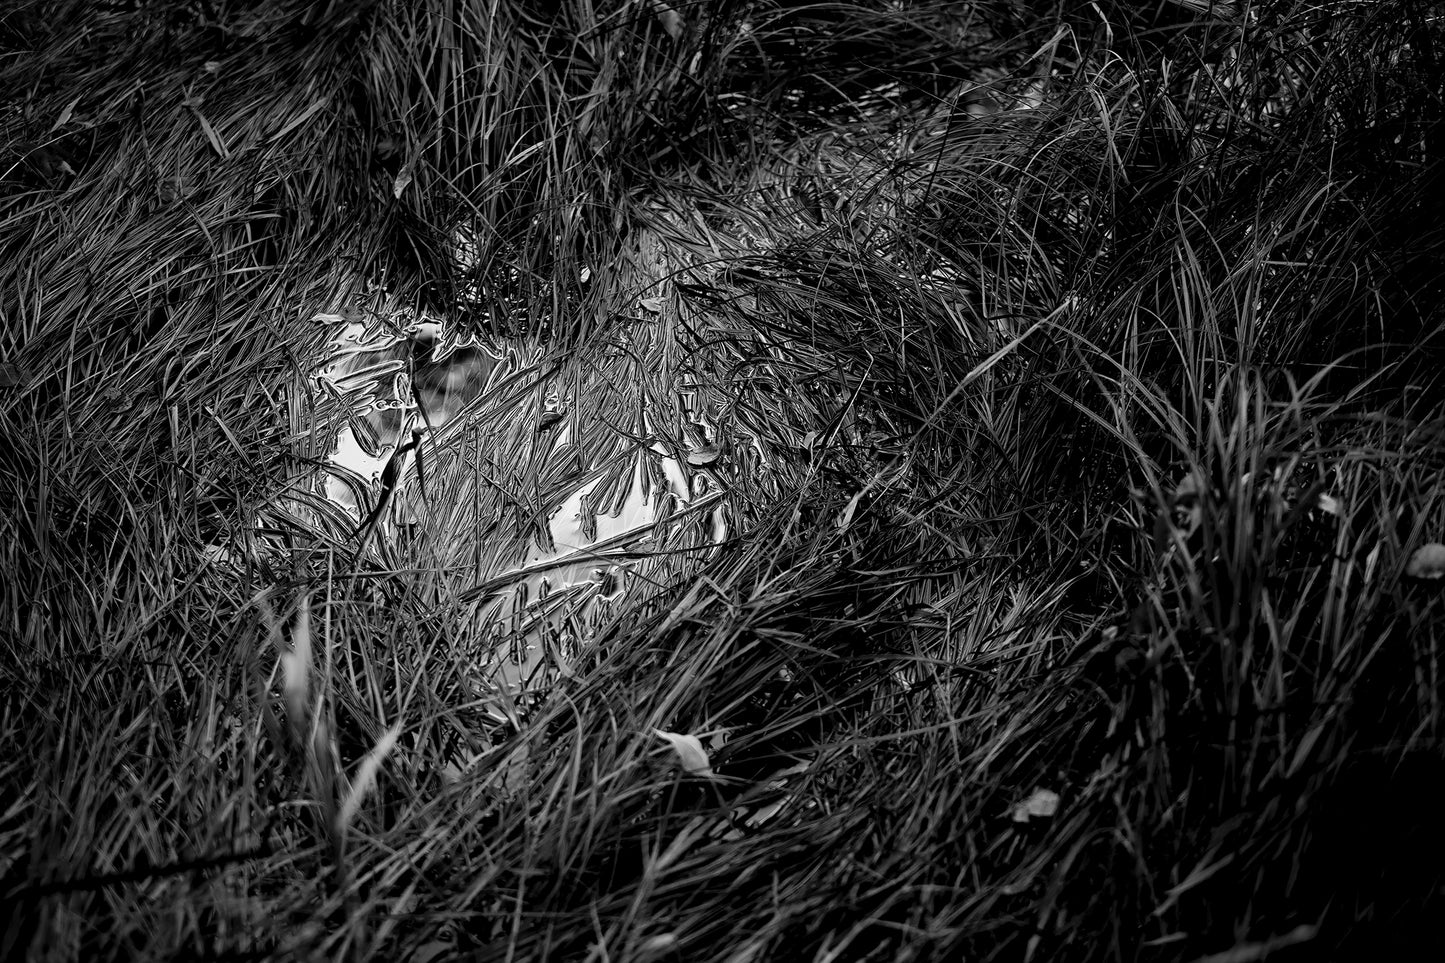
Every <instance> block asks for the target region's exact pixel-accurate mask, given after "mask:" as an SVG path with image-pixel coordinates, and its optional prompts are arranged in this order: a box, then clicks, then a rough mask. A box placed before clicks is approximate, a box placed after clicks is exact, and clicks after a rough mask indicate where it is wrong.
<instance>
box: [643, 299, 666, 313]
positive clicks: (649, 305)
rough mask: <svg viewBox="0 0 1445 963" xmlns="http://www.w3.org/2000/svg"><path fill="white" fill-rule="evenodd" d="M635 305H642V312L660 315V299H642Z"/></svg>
mask: <svg viewBox="0 0 1445 963" xmlns="http://www.w3.org/2000/svg"><path fill="white" fill-rule="evenodd" d="M637 303H638V304H640V305H642V310H644V311H646V312H647V313H648V314H661V313H662V298H643V299H642V300H641V301H639V302H637Z"/></svg>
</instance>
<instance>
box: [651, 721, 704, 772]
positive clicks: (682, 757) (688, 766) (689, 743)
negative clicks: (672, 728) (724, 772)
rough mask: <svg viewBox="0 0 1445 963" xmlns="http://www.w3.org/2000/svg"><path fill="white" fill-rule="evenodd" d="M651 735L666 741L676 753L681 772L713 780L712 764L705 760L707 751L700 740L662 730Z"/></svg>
mask: <svg viewBox="0 0 1445 963" xmlns="http://www.w3.org/2000/svg"><path fill="white" fill-rule="evenodd" d="M652 732H653V734H654V735H656V736H657V737H658V738H659V739H666V740H667V742H668V743H670V744H671V745H672V749H673V751H674V752H676V753H677V760H678V764H679V765H681V766H682V768H683V770H684V771H686V772H688V773H691V774H692V775H694V776H706V777H707V778H709V779H712V778H714V776H715V773H714V772H713V771H712V763H711V762H710V761H709V760H708V758H707V750H706V749H704V748H703V747H702V740H700V739H699V738H698V737H697V736H690V735H686V734H684V733H679V732H664V731H663V730H662V729H653V730H652Z"/></svg>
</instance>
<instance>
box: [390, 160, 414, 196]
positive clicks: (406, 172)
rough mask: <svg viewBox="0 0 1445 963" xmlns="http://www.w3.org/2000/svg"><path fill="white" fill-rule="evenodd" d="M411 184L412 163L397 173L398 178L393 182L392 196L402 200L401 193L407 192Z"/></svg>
mask: <svg viewBox="0 0 1445 963" xmlns="http://www.w3.org/2000/svg"><path fill="white" fill-rule="evenodd" d="M410 184H411V165H410V164H407V165H406V166H405V167H403V168H402V169H401V170H400V171H399V172H398V173H397V175H396V180H394V181H392V183H391V196H392V197H394V198H396V199H397V200H401V195H402V194H403V193H405V192H406V189H407V187H408V186H409V185H410Z"/></svg>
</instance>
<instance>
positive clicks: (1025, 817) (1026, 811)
mask: <svg viewBox="0 0 1445 963" xmlns="http://www.w3.org/2000/svg"><path fill="white" fill-rule="evenodd" d="M1058 811H1059V794H1058V793H1056V792H1054V791H1053V790H1050V789H1035V790H1034V792H1033V795H1031V796H1029V798H1028V799H1025V800H1024V801H1023V802H1021V803H1019V804H1018V805H1017V806H1015V807H1014V808H1013V811H1012V812H1011V813H1010V814H1009V818H1011V819H1012V820H1013V821H1014V822H1016V823H1026V822H1028V821H1029V820H1030V819H1048V818H1049V817H1050V816H1052V815H1053V814H1054V813H1056V812H1058Z"/></svg>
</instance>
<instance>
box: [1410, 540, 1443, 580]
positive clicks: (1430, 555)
mask: <svg viewBox="0 0 1445 963" xmlns="http://www.w3.org/2000/svg"><path fill="white" fill-rule="evenodd" d="M1405 574H1406V575H1408V576H1410V577H1411V578H1429V579H1439V578H1445V545H1441V544H1440V543H1439V542H1431V543H1430V544H1428V545H1421V546H1420V547H1419V548H1417V549H1415V554H1413V555H1411V556H1410V561H1409V562H1408V563H1406V565H1405Z"/></svg>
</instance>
